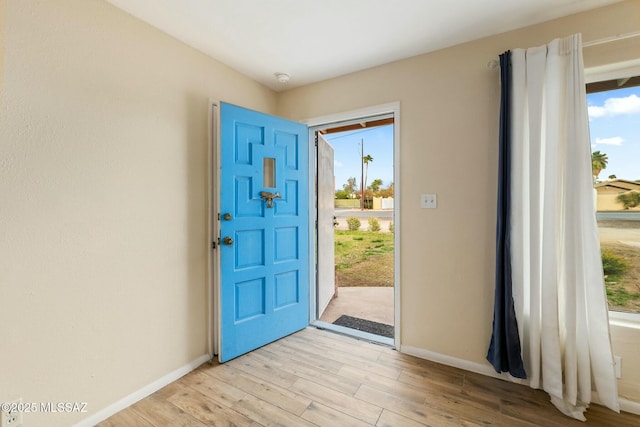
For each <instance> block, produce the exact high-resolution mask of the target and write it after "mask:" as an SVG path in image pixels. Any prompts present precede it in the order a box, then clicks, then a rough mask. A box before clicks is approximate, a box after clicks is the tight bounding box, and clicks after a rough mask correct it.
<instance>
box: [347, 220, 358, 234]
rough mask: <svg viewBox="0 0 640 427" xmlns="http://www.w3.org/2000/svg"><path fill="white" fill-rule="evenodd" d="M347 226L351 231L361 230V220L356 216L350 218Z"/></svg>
mask: <svg viewBox="0 0 640 427" xmlns="http://www.w3.org/2000/svg"><path fill="white" fill-rule="evenodd" d="M347 226H348V227H349V230H351V231H356V230H358V229H359V228H360V220H359V219H358V218H356V217H355V216H350V217H349V218H347Z"/></svg>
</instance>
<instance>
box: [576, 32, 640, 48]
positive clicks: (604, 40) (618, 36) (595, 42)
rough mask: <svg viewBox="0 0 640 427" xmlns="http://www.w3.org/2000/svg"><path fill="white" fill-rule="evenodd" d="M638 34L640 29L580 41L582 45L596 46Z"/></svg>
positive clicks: (639, 34)
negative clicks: (583, 41)
mask: <svg viewBox="0 0 640 427" xmlns="http://www.w3.org/2000/svg"><path fill="white" fill-rule="evenodd" d="M638 36H640V31H634V32H631V33H624V34H616V35H615V36H611V37H605V38H602V39H597V40H592V41H590V42H585V43H582V47H591V46H598V45H601V44H606V43H611V42H617V41H619V40H625V39H631V38H633V37H638Z"/></svg>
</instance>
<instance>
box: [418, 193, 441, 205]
mask: <svg viewBox="0 0 640 427" xmlns="http://www.w3.org/2000/svg"><path fill="white" fill-rule="evenodd" d="M420 206H421V207H422V209H435V208H437V207H438V199H437V197H436V195H435V194H423V195H422V196H420Z"/></svg>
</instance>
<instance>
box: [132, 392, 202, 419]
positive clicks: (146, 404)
mask: <svg viewBox="0 0 640 427" xmlns="http://www.w3.org/2000/svg"><path fill="white" fill-rule="evenodd" d="M132 408H133V410H134V411H135V412H136V413H137V414H138V415H140V416H141V417H143V418H144V419H146V420H147V421H149V422H150V423H151V424H152V425H154V426H174V427H205V426H206V424H204V423H203V422H201V421H199V420H197V419H196V418H194V417H192V416H191V415H190V414H188V413H186V412H184V411H183V410H182V409H180V408H178V407H176V406H175V405H173V404H172V403H170V402H167V401H164V400H159V399H156V398H154V397H153V396H149V397H147V398H145V399H143V400H141V401H139V402H137V403H136V404H134V405H133V407H132Z"/></svg>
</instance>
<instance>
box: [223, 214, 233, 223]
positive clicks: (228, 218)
mask: <svg viewBox="0 0 640 427" xmlns="http://www.w3.org/2000/svg"><path fill="white" fill-rule="evenodd" d="M222 218H224V220H225V221H231V214H230V213H226V214H224V215H222Z"/></svg>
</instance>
